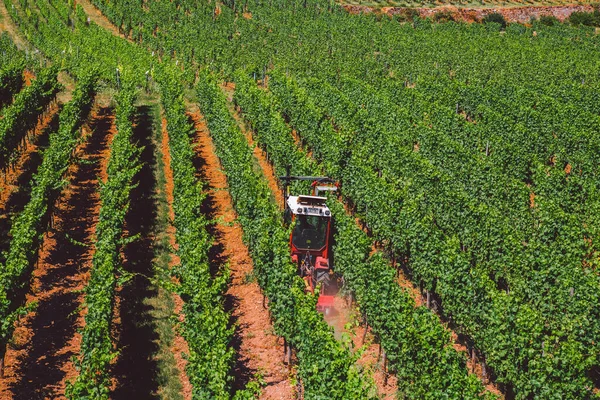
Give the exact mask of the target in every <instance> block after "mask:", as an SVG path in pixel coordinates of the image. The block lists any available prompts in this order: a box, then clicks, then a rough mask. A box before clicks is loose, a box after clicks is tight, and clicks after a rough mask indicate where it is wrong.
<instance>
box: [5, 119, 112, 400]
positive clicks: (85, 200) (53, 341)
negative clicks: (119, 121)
mask: <svg viewBox="0 0 600 400" xmlns="http://www.w3.org/2000/svg"><path fill="white" fill-rule="evenodd" d="M111 113H112V111H111V110H110V109H107V108H105V109H101V110H100V111H99V113H98V117H97V118H96V119H95V120H93V121H92V123H91V124H90V127H91V129H92V131H93V134H92V136H91V137H90V138H89V140H88V142H87V144H86V145H85V147H84V148H83V158H84V159H86V160H87V161H92V160H94V161H98V160H99V159H100V157H101V153H102V151H103V150H104V149H105V148H106V145H107V143H106V139H107V138H106V132H107V131H108V130H109V129H110V125H111V123H110V120H109V119H108V118H107V117H108V116H109V115H110V114H111ZM99 173H100V164H99V162H93V163H87V162H86V163H80V164H79V166H78V168H77V170H76V171H75V174H74V176H73V180H72V184H71V185H70V186H69V190H70V196H69V197H68V199H64V198H63V199H60V200H59V203H58V204H59V205H61V204H62V206H59V207H56V209H55V221H56V224H55V226H54V227H53V229H50V230H49V232H48V235H50V236H52V237H53V238H54V239H55V240H56V246H54V248H51V249H48V251H47V252H45V254H43V258H42V262H43V263H46V264H48V271H47V273H45V274H44V275H43V276H40V277H39V283H40V288H39V291H40V292H42V293H43V292H49V291H52V294H49V295H48V296H46V297H45V298H43V299H41V300H40V302H39V304H38V307H37V309H36V310H35V315H34V316H33V318H32V319H31V320H30V323H29V324H28V328H29V329H31V330H32V331H33V337H32V338H31V341H30V342H29V343H27V345H26V349H25V350H26V351H25V355H24V356H23V357H22V358H21V359H20V360H19V361H20V363H19V365H20V368H19V369H18V370H17V371H16V376H17V377H18V382H17V383H16V384H15V385H14V386H13V387H12V388H11V389H12V392H13V395H14V399H23V400H32V399H44V398H54V397H57V396H58V395H59V393H57V392H56V391H55V390H56V389H57V388H58V385H59V383H60V382H61V381H62V379H63V378H64V375H65V373H64V371H62V370H61V368H62V367H64V365H65V363H66V362H68V361H69V360H70V358H71V357H72V356H73V355H74V353H73V352H72V351H66V352H64V351H62V350H63V349H64V348H65V347H66V346H67V345H68V343H69V341H70V340H71V339H72V338H73V336H74V335H75V331H76V321H77V309H78V307H79V305H80V302H81V298H80V296H81V295H80V294H79V293H77V292H75V291H74V290H75V289H76V286H77V285H78V284H79V283H80V282H78V280H77V279H74V278H75V277H76V276H77V275H78V274H81V273H86V272H87V271H82V270H81V267H82V265H89V262H90V261H91V260H90V258H91V254H90V252H89V249H88V248H86V247H83V246H81V245H78V244H75V243H74V242H73V241H72V240H70V239H69V237H70V238H72V239H74V240H75V241H77V242H81V243H85V244H86V245H87V246H91V245H92V238H91V232H90V230H91V229H92V227H93V225H94V213H93V210H94V209H95V208H96V207H97V203H98V201H97V199H95V198H94V197H93V196H94V193H95V192H96V191H97V185H96V184H95V179H96V177H97V175H98V174H99ZM63 201H66V204H63V203H62V202H63ZM67 234H68V237H67Z"/></svg>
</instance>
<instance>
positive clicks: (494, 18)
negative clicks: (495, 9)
mask: <svg viewBox="0 0 600 400" xmlns="http://www.w3.org/2000/svg"><path fill="white" fill-rule="evenodd" d="M482 22H483V23H484V24H488V23H496V24H499V25H500V27H501V29H506V20H505V19H504V16H503V15H502V14H499V13H490V14H488V15H486V16H485V17H484V18H483V20H482Z"/></svg>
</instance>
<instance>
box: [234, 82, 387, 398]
mask: <svg viewBox="0 0 600 400" xmlns="http://www.w3.org/2000/svg"><path fill="white" fill-rule="evenodd" d="M222 89H223V91H224V92H225V94H226V95H227V100H228V101H229V108H230V112H231V114H232V115H233V117H234V119H235V120H236V122H237V123H238V126H239V127H240V130H241V131H242V133H244V135H245V136H246V139H247V140H248V143H249V144H250V146H251V147H253V153H254V157H255V158H256V160H257V163H258V165H259V166H260V169H261V170H262V173H263V175H264V176H265V178H266V179H267V182H268V184H269V188H270V189H271V192H272V193H273V195H274V197H275V199H276V201H277V205H278V206H279V207H280V208H282V207H283V193H282V191H281V189H280V188H279V185H278V184H277V178H276V175H275V170H274V168H273V165H272V164H271V163H270V162H269V161H268V160H267V157H266V154H265V153H264V151H262V149H260V147H259V146H257V145H255V143H254V139H253V137H252V130H251V129H250V128H249V127H248V126H247V125H246V123H245V121H244V118H243V117H242V116H241V115H240V113H239V112H238V110H236V109H235V106H234V105H233V91H234V90H235V86H234V84H232V83H227V84H225V85H223V86H222ZM357 318H358V313H357V312H356V309H355V307H354V305H352V304H350V303H349V302H347V301H346V299H345V298H344V297H343V296H342V295H341V294H339V293H338V294H337V295H336V296H335V298H334V306H333V309H332V310H330V312H329V313H328V314H327V315H325V316H324V319H325V321H326V322H327V323H328V324H329V326H331V327H332V328H333V330H334V336H335V338H336V339H337V340H340V341H345V342H352V345H353V346H354V348H355V349H358V348H360V347H362V346H363V345H364V346H365V348H364V351H363V353H362V355H361V357H360V359H359V360H358V364H359V365H361V366H362V367H364V368H365V369H367V370H370V371H371V372H372V376H373V378H374V380H375V384H376V385H377V391H378V394H379V396H380V397H381V398H382V399H390V400H391V399H394V398H395V394H396V392H397V385H396V378H395V377H394V376H391V375H388V376H387V378H386V376H385V373H384V371H383V369H382V368H381V366H380V365H379V357H378V356H377V354H378V352H379V349H378V346H377V345H376V344H374V337H373V335H372V334H370V330H369V334H368V335H367V336H366V339H365V342H364V343H363V342H362V336H363V330H362V329H357V328H358V327H359V325H360V324H359V321H358V320H357Z"/></svg>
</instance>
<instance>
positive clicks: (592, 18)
mask: <svg viewBox="0 0 600 400" xmlns="http://www.w3.org/2000/svg"><path fill="white" fill-rule="evenodd" d="M569 22H570V23H571V25H575V26H577V25H585V26H600V10H598V9H595V10H594V12H591V13H588V12H585V11H575V12H573V13H571V15H570V16H569Z"/></svg>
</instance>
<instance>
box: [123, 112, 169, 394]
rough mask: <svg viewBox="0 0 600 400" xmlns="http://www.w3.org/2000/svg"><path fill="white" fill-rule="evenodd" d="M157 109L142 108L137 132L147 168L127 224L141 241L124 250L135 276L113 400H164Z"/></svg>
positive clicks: (126, 301) (127, 293)
mask: <svg viewBox="0 0 600 400" xmlns="http://www.w3.org/2000/svg"><path fill="white" fill-rule="evenodd" d="M153 122H154V121H153V118H152V109H151V108H150V107H147V106H142V107H138V110H137V114H136V121H135V128H134V141H137V143H138V144H139V146H142V147H143V152H142V154H141V158H140V160H141V162H142V169H141V170H140V172H139V173H138V175H137V176H136V178H135V183H137V187H135V188H134V189H133V190H132V192H131V196H130V201H131V205H130V210H129V213H128V215H127V217H126V220H125V226H126V229H127V230H128V232H129V236H132V235H136V234H139V235H140V238H139V239H138V240H136V241H134V242H133V243H130V244H128V245H126V246H125V247H124V248H123V255H124V258H125V262H124V264H123V268H124V269H125V270H126V271H127V272H129V273H133V274H135V275H134V276H133V278H132V279H131V280H129V281H128V282H127V283H125V284H124V285H123V287H122V288H121V290H120V292H119V294H118V297H119V300H120V304H121V306H120V315H119V317H120V320H121V323H120V333H119V341H118V343H117V348H119V349H121V354H120V355H119V358H118V359H117V363H116V365H115V366H114V369H113V375H114V376H115V378H116V380H117V383H118V386H117V387H116V389H115V391H114V392H113V393H112V394H111V398H112V399H116V400H119V399H124V400H133V399H136V400H137V399H158V398H159V397H158V395H157V394H156V392H157V390H158V382H157V378H156V377H157V376H158V365H157V361H156V357H155V354H156V353H157V351H158V345H157V344H156V342H157V340H158V339H159V337H158V333H157V332H156V326H155V323H154V320H153V317H152V315H151V312H152V307H151V306H150V305H148V304H147V301H146V300H147V299H149V298H153V297H156V296H157V291H156V288H155V287H154V286H153V285H152V284H151V283H150V281H149V279H148V278H147V277H151V276H153V275H154V269H153V259H154V247H153V240H154V239H153V234H154V231H155V227H156V223H157V221H156V220H157V211H156V202H155V199H154V188H155V187H156V178H155V176H154V166H155V164H156V162H157V160H156V158H155V156H154V154H155V146H154V143H153V142H152V140H151V137H152V130H153Z"/></svg>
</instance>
